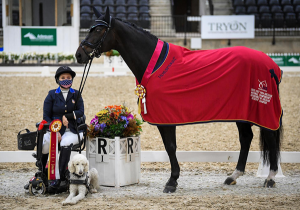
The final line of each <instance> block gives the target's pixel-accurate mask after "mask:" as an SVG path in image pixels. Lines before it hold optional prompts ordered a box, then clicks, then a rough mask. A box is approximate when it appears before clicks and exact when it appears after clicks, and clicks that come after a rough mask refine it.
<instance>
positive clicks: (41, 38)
mask: <svg viewBox="0 0 300 210" xmlns="http://www.w3.org/2000/svg"><path fill="white" fill-rule="evenodd" d="M21 43H22V45H35V46H37V45H38V46H47V45H51V46H56V28H22V29H21Z"/></svg>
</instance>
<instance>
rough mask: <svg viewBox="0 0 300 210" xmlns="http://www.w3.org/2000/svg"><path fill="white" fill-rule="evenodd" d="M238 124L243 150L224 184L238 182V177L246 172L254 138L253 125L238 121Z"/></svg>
mask: <svg viewBox="0 0 300 210" xmlns="http://www.w3.org/2000/svg"><path fill="white" fill-rule="evenodd" d="M236 125H237V127H238V130H239V140H240V144H241V150H240V155H239V160H238V163H237V166H236V169H235V171H234V172H233V173H232V175H231V176H229V177H228V178H227V179H226V180H225V182H224V184H227V185H234V184H236V179H237V178H238V177H239V176H241V175H243V174H244V172H245V167H246V162H247V158H248V153H249V149H250V145H251V141H252V139H253V133H252V129H251V125H250V124H249V123H241V122H237V123H236Z"/></svg>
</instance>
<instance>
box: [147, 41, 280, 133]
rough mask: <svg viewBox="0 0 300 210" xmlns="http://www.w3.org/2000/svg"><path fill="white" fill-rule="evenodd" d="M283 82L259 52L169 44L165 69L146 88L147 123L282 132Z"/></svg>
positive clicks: (152, 76) (275, 68) (271, 61)
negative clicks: (243, 125) (223, 124)
mask: <svg viewBox="0 0 300 210" xmlns="http://www.w3.org/2000/svg"><path fill="white" fill-rule="evenodd" d="M146 76H147V75H146V73H145V74H144V77H146ZM148 76H150V75H148ZM143 79H144V78H143ZM276 80H277V81H276ZM280 80H281V70H280V68H279V67H278V66H277V64H276V63H274V62H273V60H272V59H271V58H270V57H268V56H267V55H266V54H264V53H262V52H260V51H256V50H253V49H249V48H246V47H230V48H221V49H216V50H199V51H190V50H188V49H186V48H183V47H180V46H176V45H173V44H169V49H168V55H167V57H166V59H165V61H164V62H163V64H162V65H161V66H160V67H159V68H158V69H157V70H156V71H154V72H153V73H152V74H151V76H150V77H149V79H148V80H147V83H146V84H142V85H144V86H145V89H146V109H147V114H145V113H144V111H143V109H142V117H143V119H144V120H145V121H147V122H149V123H151V124H155V125H180V124H190V123H206V122H216V121H218V122H220V121H227V122H228V121H229V122H231V121H245V122H249V123H252V124H256V125H258V126H260V127H264V128H267V129H270V130H277V129H278V128H279V126H280V124H281V116H282V109H281V105H280V99H279V94H278V91H277V82H278V83H279V82H280ZM142 108H143V105H142Z"/></svg>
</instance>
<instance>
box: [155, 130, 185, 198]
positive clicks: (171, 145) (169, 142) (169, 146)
mask: <svg viewBox="0 0 300 210" xmlns="http://www.w3.org/2000/svg"><path fill="white" fill-rule="evenodd" d="M157 128H158V130H159V132H160V135H161V137H162V140H163V142H164V145H165V149H166V151H167V153H168V156H169V159H170V163H171V177H170V179H169V180H168V182H167V183H166V186H165V189H164V191H163V192H164V193H172V192H175V191H176V187H177V179H178V178H179V172H180V168H179V164H178V161H177V157H176V126H157Z"/></svg>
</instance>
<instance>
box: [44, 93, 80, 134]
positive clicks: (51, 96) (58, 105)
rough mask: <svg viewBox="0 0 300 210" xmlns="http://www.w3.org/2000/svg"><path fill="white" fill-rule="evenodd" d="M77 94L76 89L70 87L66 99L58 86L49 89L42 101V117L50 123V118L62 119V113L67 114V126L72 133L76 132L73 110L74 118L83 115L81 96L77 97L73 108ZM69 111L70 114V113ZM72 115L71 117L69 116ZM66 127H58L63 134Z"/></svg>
mask: <svg viewBox="0 0 300 210" xmlns="http://www.w3.org/2000/svg"><path fill="white" fill-rule="evenodd" d="M77 95H78V90H74V89H72V88H70V89H69V92H68V96H67V100H65V98H64V97H63V94H62V92H61V89H60V87H58V88H57V89H56V90H55V89H54V90H50V91H49V93H48V95H47V97H46V98H45V101H44V111H43V119H44V120H46V121H47V122H48V123H51V122H52V120H55V119H59V120H61V121H62V117H63V115H66V114H69V115H67V116H66V117H67V119H68V121H69V125H68V127H69V128H70V131H71V132H72V133H75V134H76V133H77V131H76V128H75V119H74V114H73V111H74V113H75V115H76V119H79V118H80V117H82V116H83V115H84V105H83V100H82V97H80V98H79V99H78V102H77V108H76V110H74V106H75V101H76V98H77ZM70 113H71V114H72V115H70ZM69 116H72V117H69ZM65 130H66V127H65V126H64V125H62V128H61V129H60V131H59V132H60V134H61V135H63V134H64V133H65Z"/></svg>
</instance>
